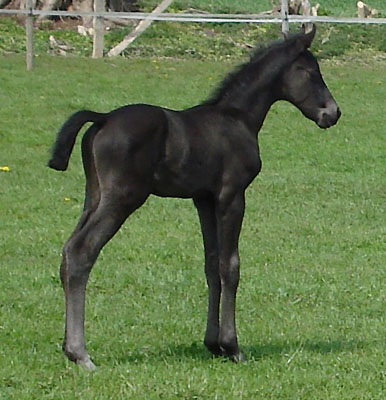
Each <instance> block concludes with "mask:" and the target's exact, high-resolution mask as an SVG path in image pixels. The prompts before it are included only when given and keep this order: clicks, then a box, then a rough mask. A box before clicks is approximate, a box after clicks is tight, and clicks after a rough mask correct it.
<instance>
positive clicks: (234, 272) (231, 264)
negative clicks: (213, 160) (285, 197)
mask: <svg viewBox="0 0 386 400" xmlns="http://www.w3.org/2000/svg"><path fill="white" fill-rule="evenodd" d="M244 209H245V200H244V193H237V194H235V195H234V196H232V197H228V199H223V200H222V201H220V202H219V204H218V207H217V230H218V243H219V261H220V263H219V270H220V279H221V291H222V297H221V320H220V333H219V345H220V347H221V349H222V350H223V354H224V355H226V356H228V357H230V358H231V359H232V360H234V361H236V362H239V361H243V360H244V355H243V353H242V352H241V351H240V349H239V346H238V341H237V332H236V318H235V317H236V292H237V287H238V283H239V277H240V259H239V251H238V241H239V236H240V230H241V224H242V220H243V216H244Z"/></svg>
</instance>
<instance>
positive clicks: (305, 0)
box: [302, 0, 312, 33]
mask: <svg viewBox="0 0 386 400" xmlns="http://www.w3.org/2000/svg"><path fill="white" fill-rule="evenodd" d="M302 7H303V15H304V16H305V17H309V16H310V15H311V3H310V1H309V0H302ZM311 31H312V24H311V23H309V22H308V23H305V24H304V32H305V33H309V32H311Z"/></svg>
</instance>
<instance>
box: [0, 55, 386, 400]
mask: <svg viewBox="0 0 386 400" xmlns="http://www.w3.org/2000/svg"><path fill="white" fill-rule="evenodd" d="M36 64H37V65H36V69H35V70H34V71H33V73H27V72H26V71H25V62H24V57H22V56H20V55H12V56H1V57H0V82H1V86H0V104H1V107H0V121H1V122H0V166H8V167H9V168H10V171H9V172H1V171H0V219H1V224H0V237H1V240H0V287H1V290H0V343H1V345H0V399H7V400H8V399H17V400H23V399H25V400H27V399H28V400H31V399H39V400H40V399H55V400H56V399H69V400H70V399H71V400H72V399H82V400H83V399H86V400H87V399H90V400H95V399H131V398H132V399H160V398H161V399H274V400H277V399H294V400H295V399H296V400H298V399H304V400H313V399H315V400H316V399H318V400H319V399H320V400H322V399H323V400H328V399H331V400H336V399H339V400H345V399H347V400H354V399H361V400H362V399H369V400H370V399H371V400H374V399H377V400H383V399H384V398H385V392H386V366H385V350H386V346H385V301H386V298H385V287H384V283H385V280H386V271H385V268H384V265H385V259H386V243H385V237H386V235H385V233H386V232H385V230H386V227H385V198H386V196H385V194H386V193H385V178H386V170H385V165H386V163H385V150H386V149H385V141H384V111H383V106H384V87H385V84H386V80H385V77H386V67H385V64H384V63H381V62H380V63H373V64H372V65H371V66H364V65H361V64H360V63H359V64H358V63H355V64H344V63H343V64H340V65H339V64H338V65H337V64H333V63H331V62H329V63H327V62H326V63H323V64H322V70H323V72H324V76H325V79H326V81H327V83H328V85H329V87H330V89H331V90H332V92H333V94H334V95H335V97H336V99H337V101H338V102H339V104H340V106H341V108H342V111H343V117H342V119H341V121H340V122H339V124H338V125H337V126H336V127H334V128H332V129H330V130H328V131H322V130H319V129H318V128H317V127H316V126H315V124H314V123H312V122H311V121H309V120H306V119H304V118H303V117H302V116H301V115H300V112H299V111H297V110H296V109H294V108H293V107H292V106H290V105H287V104H277V105H275V106H274V107H273V109H272V110H271V112H270V114H269V116H268V119H267V121H266V123H265V125H264V127H263V129H262V130H261V133H260V142H261V153H262V158H263V171H262V173H261V175H260V176H259V177H258V179H256V181H255V182H254V183H253V184H252V185H251V187H250V189H249V190H248V196H247V212H246V215H245V223H244V227H243V232H242V236H241V244H240V251H241V260H242V267H241V268H242V275H241V284H240V289H239V296H238V326H239V336H240V343H241V346H242V347H243V349H244V350H245V352H246V354H247V356H248V358H249V361H248V362H247V363H245V364H243V365H235V364H232V363H230V362H225V361H223V360H221V359H212V358H211V357H210V355H209V354H208V353H207V352H206V350H205V349H204V347H203V345H202V338H203V333H204V329H205V317H206V315H205V314H206V286H205V278H204V273H203V254H202V244H201V237H200V233H199V225H198V221H197V217H196V215H195V211H194V209H193V206H192V204H191V202H190V201H187V200H177V199H159V198H155V197H154V198H151V199H150V200H149V201H148V202H147V203H146V204H145V205H144V206H143V207H142V208H141V209H140V210H139V211H138V212H137V213H136V214H134V215H133V216H132V217H131V218H130V219H129V221H127V223H126V224H125V225H124V227H123V228H122V230H121V231H120V232H119V233H118V234H117V235H116V237H115V238H114V240H112V241H111V242H110V243H109V245H108V246H107V247H106V248H105V249H104V251H103V253H102V255H101V257H100V259H99V261H98V263H97V265H96V266H95V268H94V270H93V273H92V277H91V280H90V284H89V288H88V300H87V324H86V325H87V337H88V347H89V350H90V353H91V355H92V356H93V358H94V360H95V362H96V364H97V365H98V366H99V369H98V370H97V371H96V372H95V373H93V374H89V373H87V372H85V371H83V370H81V369H79V368H77V366H76V365H73V364H72V363H70V362H68V361H66V359H65V358H64V356H63V355H62V353H61V348H60V347H61V341H62V336H63V305H64V304H63V303H64V301H63V293H62V289H61V287H60V283H59V278H58V267H59V262H60V252H61V247H62V245H63V243H64V241H65V240H66V239H67V237H68V236H69V234H70V233H71V230H72V229H73V228H74V226H75V223H76V221H77V219H78V216H79V214H80V211H81V208H82V201H83V183H84V178H83V172H82V168H81V162H80V156H79V152H80V151H79V146H78V145H77V146H76V148H75V150H74V154H73V157H72V159H71V164H70V168H69V171H67V172H66V173H58V172H55V171H52V170H49V169H48V168H46V167H45V164H46V162H47V159H48V157H49V149H50V146H51V144H52V143H53V140H54V136H55V133H56V131H57V129H58V128H59V126H60V125H61V124H62V123H63V122H64V120H65V119H66V118H67V117H68V116H69V114H70V113H72V112H73V111H75V110H78V109H81V108H86V107H87V108H91V109H95V110H98V111H107V110H110V109H112V108H115V107H118V106H120V105H123V104H126V103H131V102H147V103H153V104H158V105H162V106H168V107H171V108H177V109H179V108H185V107H188V106H190V105H194V104H196V103H197V102H198V101H200V100H203V99H205V98H206V96H207V95H208V93H209V90H210V87H213V86H214V85H215V84H216V82H217V81H218V80H219V79H220V77H221V76H223V75H224V74H225V73H226V71H228V70H230V69H231V68H232V65H233V64H230V63H219V62H205V63H204V62H201V61H197V60H196V61H195V60H185V61H176V60H163V61H160V60H149V59H142V60H141V59H133V60H124V59H117V60H113V61H112V60H109V59H108V60H90V59H84V58H52V57H48V56H40V57H38V58H37V60H36ZM65 199H67V200H68V199H70V200H69V201H66V200H65Z"/></svg>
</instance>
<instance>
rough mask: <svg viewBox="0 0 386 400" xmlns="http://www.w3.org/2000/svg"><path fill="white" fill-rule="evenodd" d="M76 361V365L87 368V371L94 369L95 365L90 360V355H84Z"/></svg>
mask: <svg viewBox="0 0 386 400" xmlns="http://www.w3.org/2000/svg"><path fill="white" fill-rule="evenodd" d="M76 363H77V364H78V365H81V366H82V367H83V368H85V369H87V370H88V371H95V370H96V366H95V364H94V363H93V362H92V361H91V359H90V357H86V358H84V359H82V360H76Z"/></svg>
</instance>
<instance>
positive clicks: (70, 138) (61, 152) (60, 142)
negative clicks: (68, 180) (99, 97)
mask: <svg viewBox="0 0 386 400" xmlns="http://www.w3.org/2000/svg"><path fill="white" fill-rule="evenodd" d="M107 115H108V114H103V113H97V112H94V111H88V110H84V111H78V112H77V113H75V114H73V115H72V116H71V117H70V118H69V119H68V120H67V121H66V122H65V123H64V124H63V126H62V128H61V129H60V131H59V132H58V135H57V138H56V142H55V144H54V147H53V149H52V157H51V160H50V161H49V162H48V166H49V167H50V168H53V169H56V170H58V171H65V170H66V169H67V167H68V162H69V160H70V155H71V152H72V149H73V147H74V144H75V139H76V136H77V135H78V132H79V131H80V129H81V128H82V126H83V125H84V124H85V123H86V122H95V123H96V124H98V125H101V126H102V125H103V124H104V123H105V122H106V121H107Z"/></svg>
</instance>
